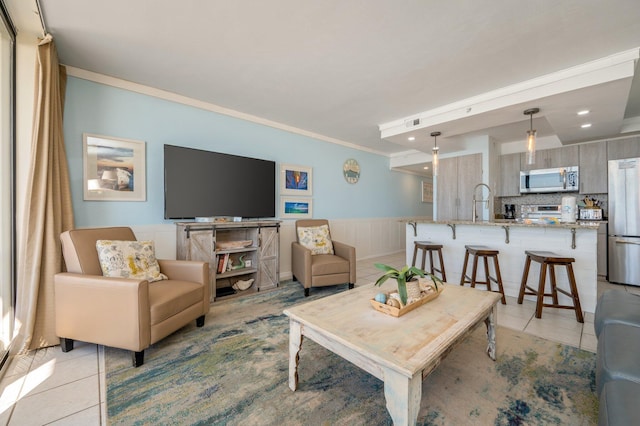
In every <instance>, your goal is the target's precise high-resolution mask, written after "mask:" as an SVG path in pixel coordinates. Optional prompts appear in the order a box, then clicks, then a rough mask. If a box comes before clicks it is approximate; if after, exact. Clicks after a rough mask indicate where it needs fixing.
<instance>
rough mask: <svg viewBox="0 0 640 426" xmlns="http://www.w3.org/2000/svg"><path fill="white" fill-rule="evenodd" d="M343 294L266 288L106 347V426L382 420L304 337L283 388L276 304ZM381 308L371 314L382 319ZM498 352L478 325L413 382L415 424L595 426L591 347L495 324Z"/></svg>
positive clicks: (282, 324) (368, 379)
mask: <svg viewBox="0 0 640 426" xmlns="http://www.w3.org/2000/svg"><path fill="white" fill-rule="evenodd" d="M340 291H346V286H334V287H326V288H320V289H312V291H311V294H312V295H311V297H309V298H304V296H303V289H302V286H301V285H300V284H299V283H297V282H291V281H289V282H285V283H282V284H281V285H280V287H279V288H278V289H276V290H275V291H270V292H265V293H258V294H255V295H251V296H246V297H243V298H236V299H232V300H228V301H223V302H217V303H216V304H215V305H214V306H213V307H212V309H211V312H210V313H209V315H207V319H206V324H205V326H204V327H203V328H196V327H195V322H194V324H192V325H189V326H187V327H185V328H183V329H181V330H179V331H177V332H176V333H174V334H173V335H171V336H169V337H167V338H165V339H164V340H162V341H161V342H158V343H157V344H155V345H153V346H152V347H151V348H149V349H147V350H146V351H145V363H144V365H143V366H141V367H139V368H133V367H132V366H131V355H130V353H129V352H127V351H123V350H119V349H113V348H106V349H105V362H106V380H107V383H106V388H107V395H106V396H107V398H106V401H107V417H108V421H109V424H111V425H121V424H122V425H148V424H163V425H165V424H176V425H182V424H184V425H368V426H372V425H390V424H392V422H391V418H390V417H389V414H388V412H387V410H386V407H385V399H384V389H383V383H382V382H381V381H380V380H378V379H376V378H374V377H373V376H371V375H369V374H368V373H366V372H365V371H363V370H361V369H359V368H358V367H356V366H354V365H353V364H351V363H349V362H348V361H345V360H343V359H342V358H340V357H338V356H337V355H334V354H333V353H332V352H330V351H328V350H326V349H325V348H323V347H321V346H319V345H317V344H315V343H314V342H313V341H311V340H309V339H306V340H305V341H304V342H303V346H302V352H301V358H300V365H299V370H298V372H299V387H298V390H297V391H296V392H292V391H291V390H290V389H289V387H288V343H289V334H288V327H289V321H288V318H287V317H286V316H285V315H283V314H282V311H283V309H285V308H286V307H288V306H292V305H294V304H298V303H305V302H306V301H309V300H313V299H318V298H322V297H325V296H327V295H329V294H332V293H335V292H340ZM381 315H382V314H381ZM497 342H498V359H497V361H496V362H493V361H491V360H490V359H489V357H488V356H487V355H486V354H485V348H486V336H485V328H484V326H482V327H479V328H478V329H476V331H474V332H473V333H472V334H471V335H470V336H469V338H467V339H466V340H465V341H463V342H462V343H460V344H459V345H458V346H456V348H455V349H454V350H453V351H452V352H451V353H450V354H449V355H448V356H447V358H446V359H445V360H444V361H443V362H442V364H440V365H439V366H438V367H437V368H436V370H435V371H434V372H433V373H432V374H431V375H430V376H429V377H428V378H427V379H425V380H424V381H423V387H422V403H421V407H420V413H419V416H418V424H420V425H466V424H474V425H525V424H526V425H549V424H562V425H572V424H575V425H589V424H596V423H597V411H598V405H597V399H596V397H595V393H594V389H595V373H594V371H595V354H593V353H590V352H586V351H582V350H580V349H576V348H572V347H569V346H565V345H562V344H558V343H554V342H550V341H547V340H544V339H540V338H537V337H534V336H531V335H527V334H524V333H521V332H517V331H513V330H510V329H507V328H503V327H498V330H497Z"/></svg>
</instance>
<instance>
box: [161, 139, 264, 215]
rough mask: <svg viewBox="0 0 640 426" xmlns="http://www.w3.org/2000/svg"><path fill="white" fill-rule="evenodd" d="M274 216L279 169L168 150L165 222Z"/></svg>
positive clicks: (242, 159) (209, 154) (186, 150)
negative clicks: (277, 170)
mask: <svg viewBox="0 0 640 426" xmlns="http://www.w3.org/2000/svg"><path fill="white" fill-rule="evenodd" d="M213 216H234V217H236V216H240V217H243V218H272V217H275V216H276V163H275V162H274V161H268V160H260V159H257V158H248V157H240V156H237V155H230V154H222V153H219V152H211V151H203V150H199V149H193V148H186V147H180V146H173V145H165V146H164V217H165V219H195V218H197V217H213Z"/></svg>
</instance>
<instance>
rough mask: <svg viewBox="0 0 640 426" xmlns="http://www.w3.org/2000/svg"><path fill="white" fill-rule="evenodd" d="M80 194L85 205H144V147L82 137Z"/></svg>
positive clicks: (109, 139)
mask: <svg viewBox="0 0 640 426" xmlns="http://www.w3.org/2000/svg"><path fill="white" fill-rule="evenodd" d="M82 139H83V143H82V159H83V167H84V178H83V181H82V182H83V186H84V188H83V192H84V199H85V200H87V201H146V199H147V191H146V171H145V143H144V142H142V141H134V140H128V139H120V138H113V137H110V136H99V135H92V134H88V133H85V134H83V135H82Z"/></svg>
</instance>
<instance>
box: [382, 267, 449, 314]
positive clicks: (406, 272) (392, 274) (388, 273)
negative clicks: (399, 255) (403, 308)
mask: <svg viewBox="0 0 640 426" xmlns="http://www.w3.org/2000/svg"><path fill="white" fill-rule="evenodd" d="M375 267H376V268H378V269H382V270H383V271H385V272H384V274H383V275H382V276H381V277H380V278H378V280H377V281H376V285H377V286H380V285H382V283H384V282H385V281H386V280H388V279H389V278H393V279H394V280H396V282H397V283H398V294H399V295H400V300H401V301H402V304H403V305H406V304H407V282H409V281H411V280H413V279H415V278H416V277H422V278H425V277H427V276H428V277H429V278H431V281H433V284H434V285H435V289H436V290H438V282H440V283H442V280H441V279H440V278H438V277H436V276H435V275H433V274H430V273H429V272H425V271H423V270H422V269H420V268H416V267H415V266H408V265H405V266H404V267H403V268H402V269H396V268H394V267H392V266H388V265H384V264H382V263H376V264H375Z"/></svg>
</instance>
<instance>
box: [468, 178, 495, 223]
mask: <svg viewBox="0 0 640 426" xmlns="http://www.w3.org/2000/svg"><path fill="white" fill-rule="evenodd" d="M479 186H485V187H487V190H489V194H488V195H487V198H486V199H482V195H481V196H480V200H477V199H476V190H477V189H478V187H479ZM490 200H491V188H489V185H487V184H486V183H479V184H477V185H476V186H474V187H473V207H472V209H471V219H472V221H473V222H475V221H476V216H477V213H476V203H484V205H485V207H486V208H489V201H490Z"/></svg>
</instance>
